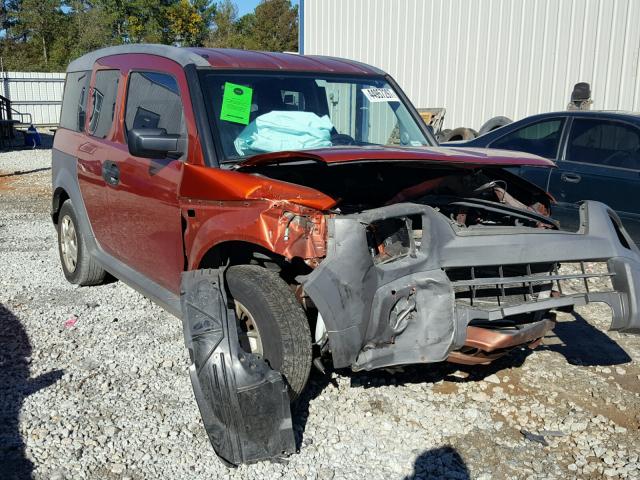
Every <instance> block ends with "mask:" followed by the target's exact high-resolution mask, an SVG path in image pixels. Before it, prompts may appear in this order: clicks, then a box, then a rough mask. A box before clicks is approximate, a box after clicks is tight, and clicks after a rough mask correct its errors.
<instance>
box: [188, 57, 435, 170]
mask: <svg viewBox="0 0 640 480" xmlns="http://www.w3.org/2000/svg"><path fill="white" fill-rule="evenodd" d="M197 72H198V80H199V83H200V88H201V91H202V97H203V99H204V100H205V101H204V102H203V103H204V109H205V111H206V115H207V123H208V125H209V129H208V130H209V131H210V132H211V137H212V138H213V146H214V150H215V155H216V157H217V159H218V162H217V163H218V165H219V166H222V165H225V166H227V167H228V166H230V165H235V164H238V163H240V162H243V161H245V160H247V159H249V158H252V157H254V156H256V155H261V154H262V153H259V154H254V155H247V156H244V157H232V158H230V157H228V156H227V155H226V154H225V152H224V151H223V149H222V138H221V137H220V131H219V129H218V127H217V124H216V121H215V113H214V111H213V105H210V103H211V102H210V101H207V99H209V98H211V96H210V94H209V92H208V91H207V90H208V89H207V86H206V85H207V82H206V81H205V77H206V76H208V75H217V76H218V75H219V76H233V75H239V76H242V75H272V76H274V77H275V76H282V75H286V76H288V77H289V76H290V77H296V76H299V77H309V76H313V75H316V76H318V77H323V78H331V77H334V78H336V79H340V78H343V79H354V80H362V81H366V80H372V79H373V80H383V81H386V82H387V83H388V84H389V86H391V88H392V89H393V90H394V91H395V93H396V95H397V96H398V98H399V99H400V102H401V103H402V104H403V105H404V107H405V108H406V109H407V111H408V112H409V115H410V116H411V118H412V120H413V121H414V122H415V124H416V126H417V127H418V129H419V130H420V133H422V134H423V135H424V137H425V139H426V140H427V142H428V143H429V145H426V146H431V147H433V146H438V141H437V140H436V138H435V137H434V135H433V134H432V132H431V131H430V130H429V129H428V128H427V126H426V124H425V123H424V120H423V119H422V117H421V116H420V114H419V113H418V111H417V110H416V108H415V106H414V105H413V103H411V101H410V100H409V98H408V97H407V96H406V94H405V93H404V91H403V90H402V89H401V88H400V86H399V85H398V84H397V83H396V81H395V80H394V79H393V78H392V77H391V76H390V75H388V74H385V75H370V74H351V73H349V74H345V73H327V72H315V71H291V70H272V69H230V68H215V67H198V68H197Z"/></svg>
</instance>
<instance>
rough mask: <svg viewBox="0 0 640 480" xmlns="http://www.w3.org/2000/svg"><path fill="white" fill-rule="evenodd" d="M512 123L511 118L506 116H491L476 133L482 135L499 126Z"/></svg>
mask: <svg viewBox="0 0 640 480" xmlns="http://www.w3.org/2000/svg"><path fill="white" fill-rule="evenodd" d="M510 123H513V120H511V119H510V118H507V117H493V118H490V119H489V120H487V121H486V122H485V123H484V125H482V126H481V127H480V131H479V132H478V135H484V134H485V133H489V132H492V131H494V130H496V129H498V128H500V127H504V126H505V125H509V124H510Z"/></svg>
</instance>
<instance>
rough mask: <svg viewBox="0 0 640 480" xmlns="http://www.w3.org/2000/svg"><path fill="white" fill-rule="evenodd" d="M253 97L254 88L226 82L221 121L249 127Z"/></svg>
mask: <svg viewBox="0 0 640 480" xmlns="http://www.w3.org/2000/svg"><path fill="white" fill-rule="evenodd" d="M252 96H253V88H249V87H245V86H242V85H236V84H235V83H230V82H225V84H224V94H223V95H222V110H221V111H220V120H226V121H227V122H235V123H241V124H243V125H248V124H249V115H251V97H252Z"/></svg>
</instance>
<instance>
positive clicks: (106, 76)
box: [89, 70, 120, 138]
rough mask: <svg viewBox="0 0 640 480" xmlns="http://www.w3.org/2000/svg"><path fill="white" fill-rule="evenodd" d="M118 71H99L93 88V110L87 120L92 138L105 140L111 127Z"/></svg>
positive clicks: (118, 76)
mask: <svg viewBox="0 0 640 480" xmlns="http://www.w3.org/2000/svg"><path fill="white" fill-rule="evenodd" d="M119 78H120V71H119V70H99V71H98V72H96V82H95V86H94V88H93V94H92V100H93V109H92V111H91V118H89V133H90V134H91V135H93V136H94V137H99V138H105V137H106V136H107V134H108V133H109V131H110V130H111V125H113V114H114V111H115V109H116V96H117V93H118V80H119Z"/></svg>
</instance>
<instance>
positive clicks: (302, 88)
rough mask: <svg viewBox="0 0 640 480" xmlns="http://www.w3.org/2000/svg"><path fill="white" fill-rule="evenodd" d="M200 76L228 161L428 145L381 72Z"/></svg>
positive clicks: (219, 140)
mask: <svg viewBox="0 0 640 480" xmlns="http://www.w3.org/2000/svg"><path fill="white" fill-rule="evenodd" d="M202 75H203V78H202V79H203V82H202V83H203V86H204V92H205V99H206V103H207V107H208V111H209V116H210V117H211V121H212V122H213V124H214V125H213V126H214V129H213V130H214V131H215V132H217V133H218V136H219V138H217V139H216V140H217V142H219V145H220V147H221V148H220V150H222V152H221V153H222V154H223V156H224V157H225V159H226V160H229V161H236V160H240V159H242V158H245V157H248V156H251V155H256V154H259V153H266V152H276V151H284V150H304V149H313V148H328V147H335V146H345V145H390V146H406V147H419V146H423V145H430V144H431V142H430V141H429V140H428V139H427V138H426V137H425V135H424V134H423V133H422V131H421V130H420V128H419V127H418V124H417V123H416V121H415V120H414V118H413V117H412V116H411V114H410V113H409V110H408V109H407V107H406V106H405V104H404V103H403V102H402V101H401V99H400V98H399V97H398V95H397V94H396V92H395V91H394V89H393V88H392V87H391V85H389V83H387V81H386V80H385V79H384V78H382V77H370V76H367V77H364V76H362V77H346V76H335V75H331V76H329V75H312V74H304V75H298V74H293V73H290V74H287V75H282V74H281V73H259V74H242V73H235V72H234V73H217V72H203V74H202Z"/></svg>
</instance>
